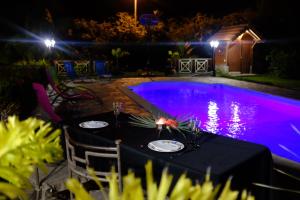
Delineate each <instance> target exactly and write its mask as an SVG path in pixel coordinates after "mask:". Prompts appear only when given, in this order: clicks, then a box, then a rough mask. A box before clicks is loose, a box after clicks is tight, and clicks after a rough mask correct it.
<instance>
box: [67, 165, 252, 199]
mask: <svg viewBox="0 0 300 200" xmlns="http://www.w3.org/2000/svg"><path fill="white" fill-rule="evenodd" d="M152 168H153V166H152V162H151V161H148V162H147V164H146V166H145V169H146V194H145V195H144V192H143V188H142V181H141V178H138V177H135V174H134V173H133V172H132V171H129V173H128V175H126V176H125V177H123V185H124V188H123V191H122V192H120V191H119V190H118V182H117V175H116V173H115V172H114V171H112V175H111V176H109V177H107V178H108V180H109V193H108V194H107V193H106V192H105V191H104V190H103V187H102V185H101V183H100V182H99V181H97V180H96V179H95V174H94V173H92V172H91V170H89V171H90V173H91V174H92V176H93V177H94V180H95V182H96V183H97V185H98V186H99V188H100V190H102V193H103V194H104V195H103V196H104V199H105V200H133V199H134V200H144V199H149V200H164V199H170V200H181V199H191V200H212V199H217V198H218V199H219V200H235V199H238V196H239V192H238V191H232V190H231V189H230V185H231V179H228V180H227V182H226V184H225V186H224V187H223V190H222V191H221V192H220V188H221V186H220V185H218V186H216V187H214V186H213V183H212V181H211V180H210V173H209V170H208V172H207V174H206V176H205V181H204V183H202V184H200V183H196V184H195V185H193V183H192V180H191V179H189V178H188V177H187V176H186V174H182V175H181V176H180V178H179V179H178V180H177V182H176V184H175V186H174V188H173V189H172V190H171V184H172V181H173V176H172V175H170V174H169V173H168V170H167V168H165V169H164V170H163V172H162V176H161V180H160V184H159V186H158V185H157V183H156V182H155V181H154V178H153V169H152ZM66 186H67V188H68V189H69V190H70V191H71V192H73V193H74V194H75V198H76V200H83V199H84V200H93V197H92V196H90V195H89V193H88V192H87V191H86V190H85V189H84V188H83V186H82V185H81V184H80V183H79V181H78V180H76V179H69V180H67V182H66ZM218 194H220V195H218ZM240 199H241V200H254V199H255V198H254V197H253V196H251V195H250V194H249V193H247V191H246V190H243V191H242V193H241V194H240Z"/></svg>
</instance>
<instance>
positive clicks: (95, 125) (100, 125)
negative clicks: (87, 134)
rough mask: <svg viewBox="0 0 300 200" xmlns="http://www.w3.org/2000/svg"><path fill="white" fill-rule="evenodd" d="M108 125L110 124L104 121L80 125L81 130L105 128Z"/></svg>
mask: <svg viewBox="0 0 300 200" xmlns="http://www.w3.org/2000/svg"><path fill="white" fill-rule="evenodd" d="M108 125H109V124H108V123H107V122H104V121H86V122H81V123H80V124H79V126H80V127H81V128H104V127H106V126H108Z"/></svg>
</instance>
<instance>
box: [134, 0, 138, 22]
mask: <svg viewBox="0 0 300 200" xmlns="http://www.w3.org/2000/svg"><path fill="white" fill-rule="evenodd" d="M137 1H138V0H134V21H135V24H137Z"/></svg>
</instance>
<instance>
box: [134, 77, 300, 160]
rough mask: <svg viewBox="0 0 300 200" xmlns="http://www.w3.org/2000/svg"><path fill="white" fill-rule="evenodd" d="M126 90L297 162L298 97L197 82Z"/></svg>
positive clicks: (165, 109) (160, 83)
mask: <svg viewBox="0 0 300 200" xmlns="http://www.w3.org/2000/svg"><path fill="white" fill-rule="evenodd" d="M129 89H130V90H131V91H132V92H134V93H135V94H137V95H138V96H140V97H142V98H143V99H144V100H146V101H147V102H149V103H151V104H152V105H154V106H155V107H157V108H158V109H159V110H161V111H163V112H165V113H167V114H169V115H171V116H182V115H189V114H190V115H194V116H195V117H197V118H198V119H200V120H201V128H202V129H203V130H205V131H208V132H211V133H215V134H219V135H223V136H227V137H232V138H236V139H240V140H245V141H249V142H254V143H258V144H262V145H265V146H267V147H269V149H270V150H271V151H272V153H273V154H275V155H278V156H280V157H283V158H286V159H289V160H292V161H295V162H298V163H300V101H297V100H293V99H288V98H284V97H279V96H274V95H270V94H266V93H262V92H257V91H253V90H249V89H243V88H238V87H234V86H228V85H223V84H207V83H200V82H178V81H158V82H146V83H141V84H139V85H136V86H130V87H129Z"/></svg>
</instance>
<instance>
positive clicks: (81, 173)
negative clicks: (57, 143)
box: [64, 126, 122, 198]
mask: <svg viewBox="0 0 300 200" xmlns="http://www.w3.org/2000/svg"><path fill="white" fill-rule="evenodd" d="M68 130H70V129H69V128H68V127H66V126H65V127H64V131H65V141H66V151H67V163H68V173H69V176H70V177H73V176H77V177H78V178H79V179H80V178H85V179H87V180H92V179H93V178H92V177H91V176H90V175H89V174H88V172H87V169H88V167H89V168H93V169H94V171H95V174H96V176H97V178H98V180H99V181H101V182H108V180H107V178H106V177H107V176H109V175H110V174H111V171H110V169H108V170H107V171H103V170H99V169H98V168H97V166H98V167H99V165H101V164H102V163H101V162H102V161H99V160H101V158H102V159H103V160H104V159H105V160H106V159H109V160H113V161H115V162H116V164H117V166H116V173H117V177H118V183H119V190H120V191H121V190H122V181H121V179H122V176H121V159H120V143H121V140H116V141H115V145H113V146H112V145H107V146H93V145H86V144H82V143H80V142H77V141H75V140H74V139H72V138H71V137H70V134H69V132H68ZM79 154H80V155H79ZM96 159H99V160H97V161H96V162H95V160H96ZM93 163H94V165H95V166H93ZM103 164H107V163H103ZM79 181H80V180H79ZM71 198H72V195H71Z"/></svg>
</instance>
